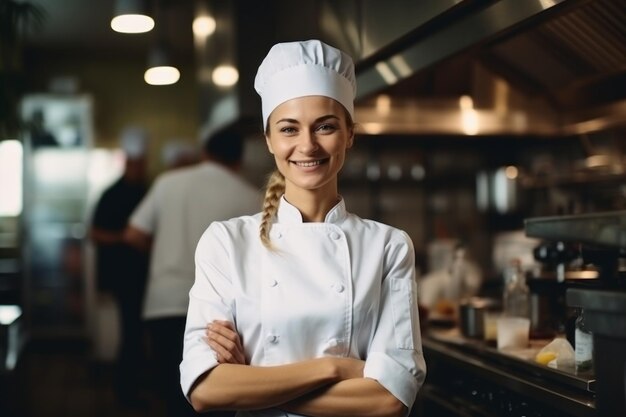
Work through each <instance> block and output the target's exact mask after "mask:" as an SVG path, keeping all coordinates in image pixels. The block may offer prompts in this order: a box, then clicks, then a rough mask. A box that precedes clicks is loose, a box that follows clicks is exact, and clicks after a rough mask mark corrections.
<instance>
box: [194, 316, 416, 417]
mask: <svg viewBox="0 0 626 417" xmlns="http://www.w3.org/2000/svg"><path fill="white" fill-rule="evenodd" d="M206 341H207V343H208V344H209V346H211V348H212V349H213V350H214V351H215V352H216V355H217V357H216V358H217V361H218V362H219V363H222V364H224V363H226V364H245V357H244V353H243V347H242V344H241V339H240V337H239V335H238V334H237V332H236V330H235V328H234V326H233V324H232V323H230V322H228V321H222V320H216V321H214V322H212V323H210V324H209V325H208V326H207V330H206ZM192 400H193V396H192ZM277 407H279V408H282V409H284V410H286V411H291V412H295V413H298V414H305V415H308V416H315V417H325V416H328V417H330V416H355V415H358V416H363V417H367V416H373V417H374V416H376V417H378V416H380V417H385V416H402V415H405V414H406V411H407V409H406V407H405V406H404V404H402V403H401V402H400V401H399V400H398V399H396V398H395V397H394V396H393V395H391V394H390V393H389V391H387V390H386V389H385V388H383V387H382V386H381V385H380V384H379V383H378V382H376V381H374V380H373V379H369V378H362V375H358V376H357V377H355V378H352V379H348V380H343V381H340V382H338V383H334V384H333V385H326V386H324V387H323V388H321V389H317V390H315V391H312V392H310V393H308V394H306V395H303V396H298V397H297V398H296V399H294V400H291V401H288V402H287V403H285V404H279V405H277Z"/></svg>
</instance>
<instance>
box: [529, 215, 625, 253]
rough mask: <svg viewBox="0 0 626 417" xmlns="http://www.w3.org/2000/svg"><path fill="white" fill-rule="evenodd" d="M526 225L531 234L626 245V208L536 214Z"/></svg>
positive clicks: (563, 239)
mask: <svg viewBox="0 0 626 417" xmlns="http://www.w3.org/2000/svg"><path fill="white" fill-rule="evenodd" d="M524 228H525V230H526V235H527V236H529V237H537V238H543V239H548V240H552V241H565V242H579V243H589V244H597V245H606V246H609V247H615V248H626V211H614V212H604V213H592V214H580V215H569V216H550V217H536V218H530V219H526V220H525V221H524Z"/></svg>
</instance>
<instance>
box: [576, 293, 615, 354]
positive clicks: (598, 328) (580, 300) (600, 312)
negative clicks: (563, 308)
mask: <svg viewBox="0 0 626 417" xmlns="http://www.w3.org/2000/svg"><path fill="white" fill-rule="evenodd" d="M566 297H567V305H568V306H570V307H582V308H584V309H585V320H586V321H587V324H588V325H589V328H590V329H592V331H594V332H596V333H600V334H603V335H607V336H612V337H616V338H621V339H624V341H625V342H626V291H606V290H599V289H580V288H570V289H568V290H567V293H566ZM624 354H625V355H626V352H625V353H624Z"/></svg>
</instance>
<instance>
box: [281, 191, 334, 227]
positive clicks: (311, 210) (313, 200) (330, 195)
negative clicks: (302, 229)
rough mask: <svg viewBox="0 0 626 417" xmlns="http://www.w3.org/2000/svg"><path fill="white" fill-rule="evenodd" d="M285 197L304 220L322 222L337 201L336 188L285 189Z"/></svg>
mask: <svg viewBox="0 0 626 417" xmlns="http://www.w3.org/2000/svg"><path fill="white" fill-rule="evenodd" d="M285 199H286V200H287V201H288V202H289V203H290V204H293V205H294V206H296V207H297V208H298V210H300V214H302V220H303V221H304V222H323V221H324V220H325V219H326V215H327V214H328V212H329V211H330V210H331V209H332V208H333V207H335V206H336V205H337V203H338V202H339V195H338V194H337V188H336V187H335V188H334V192H328V191H320V190H302V189H296V190H289V187H287V188H286V189H285Z"/></svg>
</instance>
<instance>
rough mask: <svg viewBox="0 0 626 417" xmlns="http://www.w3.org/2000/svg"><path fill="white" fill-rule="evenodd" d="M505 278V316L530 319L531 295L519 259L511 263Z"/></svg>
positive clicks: (503, 296) (503, 302) (503, 300)
mask: <svg viewBox="0 0 626 417" xmlns="http://www.w3.org/2000/svg"><path fill="white" fill-rule="evenodd" d="M505 276H506V282H505V284H504V293H503V295H502V304H503V309H504V311H503V312H504V315H506V316H511V317H526V318H529V317H530V314H529V310H530V309H529V303H530V293H529V290H528V285H526V275H525V274H524V271H523V270H522V267H521V263H520V261H519V259H514V260H512V261H511V264H510V266H509V267H508V268H507V271H506V272H505Z"/></svg>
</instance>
